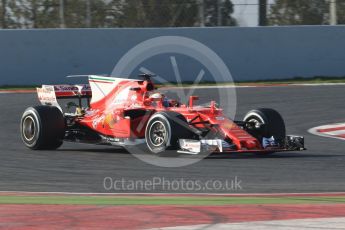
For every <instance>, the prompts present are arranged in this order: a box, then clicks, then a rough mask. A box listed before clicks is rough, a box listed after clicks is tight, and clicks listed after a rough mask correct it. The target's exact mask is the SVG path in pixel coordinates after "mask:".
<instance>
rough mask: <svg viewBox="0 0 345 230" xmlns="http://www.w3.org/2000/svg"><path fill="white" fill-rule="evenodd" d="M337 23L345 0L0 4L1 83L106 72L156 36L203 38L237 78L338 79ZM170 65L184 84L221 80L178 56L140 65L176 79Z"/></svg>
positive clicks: (341, 70) (344, 16) (341, 32)
mask: <svg viewBox="0 0 345 230" xmlns="http://www.w3.org/2000/svg"><path fill="white" fill-rule="evenodd" d="M344 23H345V0H294V1H291V0H0V28H2V29H0V85H32V84H41V83H67V82H72V80H71V79H69V80H67V79H66V78H65V76H66V75H70V74H105V75H107V74H110V73H111V72H112V70H113V68H114V67H115V65H116V64H117V62H118V61H119V60H120V59H121V57H122V56H123V55H124V54H126V53H127V52H128V51H129V50H130V49H131V48H133V47H134V46H136V45H138V44H140V43H141V42H143V41H146V40H147V39H151V38H155V37H159V36H183V37H187V38H191V39H194V40H196V41H198V42H201V43H202V44H204V45H206V46H207V47H209V48H210V49H212V50H213V51H215V52H216V53H217V54H218V55H219V56H220V58H221V59H223V61H224V62H225V64H226V65H227V66H228V68H229V69H230V71H231V73H232V75H233V78H234V79H235V81H255V80H269V79H286V78H294V77H315V76H325V77H343V76H345V67H344V61H345V54H344V52H343V51H344V50H345V49H344V46H345V43H344V37H345V27H344V26H341V24H344ZM157 45H158V44H157ZM148 52H149V51H148ZM147 56H148V57H149V56H150V54H147ZM172 60H174V62H176V63H177V65H178V70H179V71H180V72H181V77H182V78H183V80H184V81H193V80H194V79H195V78H196V76H197V75H198V73H199V72H200V69H202V70H205V72H206V73H205V76H204V78H203V79H202V81H214V80H218V78H217V76H212V75H211V74H210V72H208V71H207V66H203V65H201V64H200V60H196V59H195V57H194V58H191V57H188V56H186V55H182V54H181V53H160V54H159V55H156V56H153V57H149V58H148V59H147V60H145V61H143V63H141V64H140V65H141V66H138V69H139V68H144V69H149V70H151V71H152V72H155V73H156V74H159V75H160V76H161V77H164V78H165V79H167V80H169V81H176V77H175V74H174V71H175V72H176V67H174V65H173V64H174V63H172ZM138 69H137V70H135V71H133V73H132V74H133V75H136V74H137V73H138V72H139V71H138ZM124 77H127V76H124ZM73 81H76V80H73Z"/></svg>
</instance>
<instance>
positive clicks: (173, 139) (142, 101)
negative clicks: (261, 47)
mask: <svg viewBox="0 0 345 230" xmlns="http://www.w3.org/2000/svg"><path fill="white" fill-rule="evenodd" d="M141 77H142V78H140V79H139V80H136V79H123V78H113V77H104V76H93V75H92V76H88V78H89V84H81V85H43V86H42V88H38V89H37V93H38V98H39V100H40V102H41V104H42V105H40V106H34V107H30V108H28V109H26V110H25V112H24V114H23V116H22V119H21V125H20V127H21V137H22V140H23V142H24V144H25V145H26V146H27V147H28V148H30V149H33V150H52V149H57V148H59V147H60V146H61V145H62V143H63V142H64V141H69V142H81V143H89V144H107V145H115V146H122V147H127V146H144V147H140V148H146V152H148V153H153V154H157V155H161V154H164V153H165V152H167V151H168V150H169V151H175V152H177V153H185V154H195V155H197V154H201V153H204V152H214V153H217V152H230V153H231V152H240V153H242V152H246V153H248V152H249V153H258V154H266V153H273V152H282V151H299V150H303V149H304V138H303V137H301V136H292V135H290V136H286V134H285V124H284V120H283V119H282V117H281V115H280V114H279V113H278V112H277V111H275V110H273V109H268V108H262V109H255V110H252V111H250V112H249V113H248V114H247V115H246V116H245V117H244V119H243V120H242V121H233V120H231V119H228V118H227V117H226V116H225V115H224V114H223V111H222V109H220V108H218V106H217V105H216V102H215V101H212V102H211V103H210V104H209V106H196V105H195V101H196V100H198V97H197V96H191V97H190V98H189V102H188V103H186V104H182V103H180V102H179V101H177V100H172V99H169V98H167V97H166V96H165V95H163V94H162V93H159V92H158V91H156V88H155V85H154V83H153V81H152V79H151V76H150V75H142V76H141ZM58 99H73V100H74V101H75V102H73V101H70V102H69V103H67V106H66V107H67V108H68V111H66V112H63V111H64V110H63V109H62V108H61V106H60V104H59V102H58ZM71 109H72V110H71Z"/></svg>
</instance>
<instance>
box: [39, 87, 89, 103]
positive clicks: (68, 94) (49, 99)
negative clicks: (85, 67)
mask: <svg viewBox="0 0 345 230" xmlns="http://www.w3.org/2000/svg"><path fill="white" fill-rule="evenodd" d="M37 95H38V100H39V101H40V102H41V104H42V105H52V106H56V107H59V108H60V106H59V104H58V102H57V99H63V98H79V99H80V98H88V99H89V98H91V97H92V91H91V88H90V86H89V85H87V84H80V85H43V86H42V88H37Z"/></svg>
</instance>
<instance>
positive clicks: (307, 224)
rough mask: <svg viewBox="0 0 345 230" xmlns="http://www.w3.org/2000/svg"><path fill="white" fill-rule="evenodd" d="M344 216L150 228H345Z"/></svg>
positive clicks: (279, 229) (318, 229)
mask: <svg viewBox="0 0 345 230" xmlns="http://www.w3.org/2000/svg"><path fill="white" fill-rule="evenodd" d="M344 226H345V218H344V217H337V218H309V219H296V220H272V221H253V222H245V223H229V224H202V225H191V226H179V227H166V228H154V229H152V230H158V229H161V230H197V229H212V230H228V229H231V230H332V229H333V230H338V229H339V230H340V229H345V227H344Z"/></svg>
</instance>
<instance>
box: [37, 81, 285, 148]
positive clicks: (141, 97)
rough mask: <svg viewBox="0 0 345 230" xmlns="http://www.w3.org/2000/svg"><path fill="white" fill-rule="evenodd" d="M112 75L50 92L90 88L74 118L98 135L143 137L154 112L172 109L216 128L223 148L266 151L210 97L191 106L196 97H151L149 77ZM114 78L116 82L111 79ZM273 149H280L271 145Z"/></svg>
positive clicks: (82, 91)
mask: <svg viewBox="0 0 345 230" xmlns="http://www.w3.org/2000/svg"><path fill="white" fill-rule="evenodd" d="M114 79H115V78H108V77H97V76H95V77H92V76H90V78H89V83H90V86H91V88H90V87H89V86H87V85H83V86H79V87H76V86H75V87H74V88H73V87H72V86H69V87H70V88H69V89H68V90H65V89H64V86H54V89H55V92H54V93H55V95H56V98H65V97H78V96H79V97H91V89H92V99H91V103H90V104H89V107H88V108H86V109H84V111H83V113H82V115H80V116H76V118H75V122H76V123H77V124H78V125H79V126H82V127H87V128H88V129H91V130H93V131H95V132H97V133H98V134H100V135H102V136H106V137H110V138H115V139H116V138H119V139H126V138H129V139H143V138H145V129H146V125H147V122H148V120H149V118H150V117H151V116H152V115H153V114H154V113H156V112H160V111H174V112H177V113H180V114H182V115H183V116H184V117H185V118H186V120H187V121H188V122H190V125H191V126H194V127H195V128H201V129H202V128H204V129H205V128H210V127H213V129H217V131H218V132H219V133H221V135H222V139H223V140H228V141H229V142H230V143H231V144H232V146H233V145H235V146H236V148H233V147H232V148H231V149H226V148H225V149H223V152H269V151H270V150H268V149H264V148H263V147H262V145H261V143H260V142H259V140H258V139H256V138H255V137H253V136H252V135H250V134H249V133H248V132H246V131H245V130H244V129H243V128H242V127H240V126H238V125H237V124H235V122H234V121H232V120H230V119H228V118H226V117H225V116H224V114H223V111H222V109H220V108H217V107H216V103H215V102H214V101H213V102H211V105H210V106H209V107H201V106H195V105H194V101H195V100H197V99H198V98H197V97H195V96H192V97H190V99H189V104H188V105H185V104H179V103H178V102H177V101H174V100H169V101H165V100H166V99H165V98H164V96H163V97H162V98H153V97H152V95H153V94H154V93H155V92H154V89H155V87H154V84H153V82H152V81H151V80H150V79H146V80H131V79H121V80H119V79H116V80H114ZM114 81H117V82H116V83H114ZM59 87H60V88H59ZM65 87H67V86H65ZM106 87H108V88H109V90H108V91H107V92H103V91H102V88H106ZM61 88H62V89H61ZM40 90H42V89H40ZM96 94H98V95H96ZM101 94H103V95H101ZM39 97H40V93H39ZM94 97H95V98H94ZM96 97H97V100H96ZM41 101H42V100H41ZM167 104H169V106H167ZM271 151H272V150H271ZM275 151H283V150H279V149H275Z"/></svg>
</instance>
